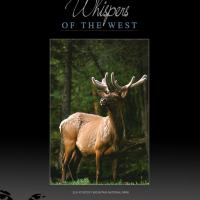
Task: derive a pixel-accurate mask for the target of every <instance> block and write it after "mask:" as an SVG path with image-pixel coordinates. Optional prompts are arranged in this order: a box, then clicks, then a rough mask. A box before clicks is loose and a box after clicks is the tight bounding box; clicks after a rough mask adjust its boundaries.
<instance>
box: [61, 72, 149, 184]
mask: <svg viewBox="0 0 200 200" xmlns="http://www.w3.org/2000/svg"><path fill="white" fill-rule="evenodd" d="M146 79H147V75H143V76H142V78H141V79H139V80H138V81H137V82H134V80H135V77H134V76H133V77H132V78H131V80H130V82H129V83H128V84H127V85H125V86H120V85H119V84H118V82H117V80H116V79H115V76H114V73H113V72H112V73H111V84H109V83H108V72H106V74H105V77H104V78H103V79H102V81H101V82H100V81H98V80H95V78H94V77H92V78H91V80H92V83H93V85H94V86H95V87H96V88H97V89H98V90H99V93H98V95H99V96H100V97H101V99H100V105H101V106H105V107H107V109H108V115H107V116H106V117H102V116H99V115H94V114H88V113H81V112H77V113H74V114H72V115H70V116H69V117H68V118H67V119H65V120H63V121H62V122H61V123H60V126H59V128H60V133H61V137H62V140H63V144H64V152H63V156H62V161H61V174H62V175H61V181H62V182H63V181H64V180H65V179H66V176H67V174H68V177H69V176H70V177H71V179H73V180H76V179H77V175H76V171H77V168H78V166H79V163H80V160H81V157H82V156H84V155H89V154H94V155H95V156H96V183H99V180H100V175H101V161H102V157H103V156H104V155H109V156H110V155H117V153H118V152H119V150H120V149H119V146H120V142H121V141H122V140H123V139H124V138H125V122H124V118H123V114H122V107H121V105H122V101H123V99H124V98H125V97H126V96H127V93H128V91H129V89H132V88H134V87H136V86H138V85H141V84H143V83H144V82H145V80H146ZM117 163H118V158H117V156H114V158H113V161H112V177H113V180H114V181H115V180H116V176H117V174H116V170H117ZM66 170H68V172H67V173H66Z"/></svg>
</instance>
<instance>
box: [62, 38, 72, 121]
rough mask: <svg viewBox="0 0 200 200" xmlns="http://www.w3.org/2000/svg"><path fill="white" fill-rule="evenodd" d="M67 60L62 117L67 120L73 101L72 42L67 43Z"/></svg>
mask: <svg viewBox="0 0 200 200" xmlns="http://www.w3.org/2000/svg"><path fill="white" fill-rule="evenodd" d="M66 46H67V47H68V50H67V60H66V64H65V68H64V92H63V104H62V116H63V118H66V117H68V116H69V115H70V101H71V79H72V59H73V58H72V55H73V45H72V41H67V42H66Z"/></svg>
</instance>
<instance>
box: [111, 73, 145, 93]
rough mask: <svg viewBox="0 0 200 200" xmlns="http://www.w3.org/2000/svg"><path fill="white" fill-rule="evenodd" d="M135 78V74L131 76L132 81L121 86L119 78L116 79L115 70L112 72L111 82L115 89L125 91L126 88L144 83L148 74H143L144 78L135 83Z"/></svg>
mask: <svg viewBox="0 0 200 200" xmlns="http://www.w3.org/2000/svg"><path fill="white" fill-rule="evenodd" d="M134 79H135V76H133V77H132V78H131V80H130V82H129V83H128V84H127V85H124V86H120V85H119V84H118V83H117V80H116V79H115V76H114V72H112V73H111V83H112V85H113V86H114V87H115V89H116V90H118V91H119V92H121V91H123V90H125V89H128V88H133V87H135V86H137V85H140V84H142V83H143V82H144V81H145V80H146V79H147V75H143V76H142V78H141V79H140V80H138V81H137V82H135V83H133V81H134Z"/></svg>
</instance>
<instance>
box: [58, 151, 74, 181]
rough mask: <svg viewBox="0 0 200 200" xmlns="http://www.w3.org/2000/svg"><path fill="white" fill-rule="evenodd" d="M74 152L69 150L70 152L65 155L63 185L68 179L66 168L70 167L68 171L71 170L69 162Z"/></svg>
mask: <svg viewBox="0 0 200 200" xmlns="http://www.w3.org/2000/svg"><path fill="white" fill-rule="evenodd" d="M72 152H73V150H68V151H65V154H64V159H63V162H62V177H61V182H62V183H63V182H64V181H65V178H66V168H67V167H68V170H70V169H69V161H70V158H71V155H72Z"/></svg>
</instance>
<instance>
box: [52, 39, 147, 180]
mask: <svg viewBox="0 0 200 200" xmlns="http://www.w3.org/2000/svg"><path fill="white" fill-rule="evenodd" d="M105 72H109V76H110V74H111V72H114V73H115V76H116V79H117V80H118V83H119V84H120V85H125V84H127V83H128V82H129V81H130V79H131V77H132V76H133V75H134V76H135V77H136V80H138V79H139V78H141V77H142V75H144V74H147V76H148V78H149V41H148V40H66V39H52V40H50V182H51V183H53V184H59V183H60V176H61V175H60V171H61V170H60V163H59V152H60V133H59V128H58V127H59V124H60V122H61V121H62V120H63V119H65V118H67V117H68V116H69V115H70V114H72V113H75V112H86V113H93V114H98V115H102V116H106V113H107V110H106V109H105V108H102V107H101V106H100V104H99V97H98V95H97V93H96V89H95V88H94V87H93V85H92V83H91V77H95V79H97V80H101V79H102V78H103V77H104V75H105ZM148 95H149V94H148V81H147V82H145V84H143V85H141V86H139V87H137V88H134V89H132V90H131V91H130V92H129V94H128V96H127V98H126V99H125V101H124V107H123V111H124V117H125V122H126V135H127V139H126V141H125V143H124V148H123V149H122V151H121V155H120V161H119V169H118V184H129V183H131V184H148V183H149V168H150V166H149V163H150V162H149V127H148V124H149V123H148V122H149V119H148V116H149V101H148V99H149V97H148ZM78 177H79V180H78V181H77V182H76V183H74V184H90V183H94V182H95V158H94V156H93V157H90V156H89V157H86V158H83V159H82V161H81V164H80V167H79V172H78ZM111 177H112V176H111V163H110V160H109V158H105V161H104V162H103V180H110V181H109V182H108V183H110V184H112V181H111V179H112V178H111ZM66 184H71V183H66Z"/></svg>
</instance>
